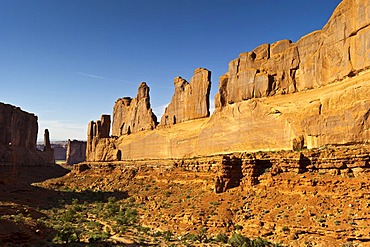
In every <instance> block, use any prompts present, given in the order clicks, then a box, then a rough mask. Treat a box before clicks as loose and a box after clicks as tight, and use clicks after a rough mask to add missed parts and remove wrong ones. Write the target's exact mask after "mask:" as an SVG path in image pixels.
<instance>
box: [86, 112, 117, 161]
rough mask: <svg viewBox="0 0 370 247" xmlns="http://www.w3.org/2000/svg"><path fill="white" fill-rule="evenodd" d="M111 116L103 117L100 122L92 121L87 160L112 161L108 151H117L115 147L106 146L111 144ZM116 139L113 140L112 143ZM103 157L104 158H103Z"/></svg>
mask: <svg viewBox="0 0 370 247" xmlns="http://www.w3.org/2000/svg"><path fill="white" fill-rule="evenodd" d="M110 124H111V120H110V115H102V116H101V117H100V120H98V121H96V122H94V121H91V122H90V123H89V125H88V129H87V143H86V160H87V161H92V160H110V158H109V155H108V154H107V151H106V150H109V149H112V150H113V149H115V147H114V145H113V146H111V145H104V144H107V142H110V139H112V138H109V133H110ZM113 140H114V138H113V139H112V141H113ZM100 149H102V150H100ZM101 155H103V156H101Z"/></svg>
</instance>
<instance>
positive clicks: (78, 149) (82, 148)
mask: <svg viewBox="0 0 370 247" xmlns="http://www.w3.org/2000/svg"><path fill="white" fill-rule="evenodd" d="M85 160H86V142H85V141H78V140H73V141H71V140H68V146H67V152H66V164H67V165H73V164H77V163H80V162H83V161H85Z"/></svg>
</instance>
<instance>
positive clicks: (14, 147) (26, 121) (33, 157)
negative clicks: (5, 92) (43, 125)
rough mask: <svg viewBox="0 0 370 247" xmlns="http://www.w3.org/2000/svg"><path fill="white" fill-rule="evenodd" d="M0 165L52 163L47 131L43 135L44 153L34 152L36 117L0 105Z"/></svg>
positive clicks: (15, 108)
mask: <svg viewBox="0 0 370 247" xmlns="http://www.w3.org/2000/svg"><path fill="white" fill-rule="evenodd" d="M0 129H1V131H0V164H7V165H42V164H51V163H54V150H53V149H52V148H51V146H50V139H49V131H48V130H45V134H44V144H45V149H44V152H42V151H38V150H36V141H37V131H38V124H37V117H36V116H35V115H34V114H30V113H27V112H25V111H22V110H21V109H20V108H19V107H15V106H12V105H8V104H4V103H0Z"/></svg>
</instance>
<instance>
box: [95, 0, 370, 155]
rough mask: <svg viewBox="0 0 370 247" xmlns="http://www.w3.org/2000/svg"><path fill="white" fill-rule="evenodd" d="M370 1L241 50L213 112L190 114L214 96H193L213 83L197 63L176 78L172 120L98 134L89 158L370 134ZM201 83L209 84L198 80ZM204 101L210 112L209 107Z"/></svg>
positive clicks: (350, 0)
mask: <svg viewBox="0 0 370 247" xmlns="http://www.w3.org/2000/svg"><path fill="white" fill-rule="evenodd" d="M369 6H370V2H368V1H364V0H358V1H354V0H345V1H343V2H342V3H341V4H340V5H339V6H338V8H337V9H336V10H335V11H334V14H333V16H332V17H331V18H330V20H329V22H328V24H326V25H325V27H324V28H323V30H321V31H316V32H313V33H311V34H309V35H306V36H304V37H303V38H301V39H300V40H299V41H298V42H297V43H292V42H290V41H289V40H282V41H278V42H276V43H274V44H271V45H261V46H259V47H257V48H256V49H254V50H253V51H252V52H249V53H243V54H241V56H240V57H239V58H238V59H236V60H234V61H232V62H231V63H230V65H229V71H228V73H226V75H224V76H222V77H221V80H220V90H219V94H218V96H217V97H216V98H217V99H216V105H217V108H216V110H215V112H214V113H213V114H212V116H211V117H210V118H200V119H196V118H198V117H194V118H193V119H194V120H192V121H186V120H190V119H192V117H191V116H195V115H192V114H193V111H195V112H197V111H196V110H194V109H198V108H196V107H195V106H202V105H206V104H207V103H204V102H207V100H206V99H205V100H200V101H198V100H194V99H192V97H195V96H193V94H194V92H196V91H197V92H198V91H202V90H201V89H200V88H203V89H204V90H203V92H207V90H209V87H208V86H207V85H208V81H209V80H208V79H209V72H208V71H207V70H204V69H197V70H196V71H195V76H194V77H193V78H192V81H191V83H190V84H189V83H187V82H186V81H185V80H183V79H181V78H176V79H175V87H176V89H175V94H174V96H173V99H172V101H171V103H170V105H169V106H168V107H167V110H166V112H165V114H164V116H163V117H162V119H161V124H160V125H162V126H166V125H172V126H171V128H156V129H154V130H150V131H141V132H140V133H135V134H133V135H124V136H120V137H118V138H100V139H97V140H96V141H95V142H94V148H95V149H94V150H96V152H95V153H94V157H92V158H91V159H90V160H89V159H88V160H89V161H112V160H142V159H160V160H163V159H171V158H174V159H181V158H190V157H199V156H200V157H201V156H207V155H214V154H227V153H231V152H242V151H259V150H281V149H286V150H291V149H292V148H293V149H295V150H301V149H303V148H305V147H307V148H308V149H311V148H318V147H322V146H325V145H328V144H333V145H334V144H346V143H366V142H368V141H369V139H370V131H369V126H370V122H369V121H370V119H369V115H370V114H369V112H370V99H369V97H368V95H369V93H370V84H369V81H370V63H369V54H370V53H369V50H370V47H369V38H365V37H370V35H369V30H370V29H369V27H370V26H369V25H368V24H369V23H370V16H369V11H368V10H369V8H370V7H369ZM362 33H364V36H361V35H362ZM365 34H367V35H365ZM349 41H351V42H350V43H351V44H350V45H349V46H346V45H345V44H349V43H348V42H349ZM355 47H359V48H358V49H357V48H355ZM342 52H344V54H345V55H343V54H342ZM356 54H358V56H356ZM361 54H362V55H363V56H360V55H361ZM324 61H325V63H324ZM354 64H356V65H354ZM198 84H199V85H203V86H204V87H203V86H202V87H201V86H192V85H198ZM306 89H310V90H306ZM191 92H192V93H193V94H191ZM293 92H294V93H293ZM199 95H207V93H204V94H203V93H200V94H197V96H196V98H197V99H199V97H198V96H199ZM272 95H274V96H273V97H265V96H272ZM195 102H198V103H195ZM194 107H195V108H194ZM201 109H205V111H203V110H201V111H200V112H203V113H206V111H207V109H208V108H203V107H202V108H201ZM206 115H207V114H204V115H203V117H205V116H206ZM181 122H182V123H181ZM174 123H177V124H175V125H173V124H174ZM178 123H181V124H178Z"/></svg>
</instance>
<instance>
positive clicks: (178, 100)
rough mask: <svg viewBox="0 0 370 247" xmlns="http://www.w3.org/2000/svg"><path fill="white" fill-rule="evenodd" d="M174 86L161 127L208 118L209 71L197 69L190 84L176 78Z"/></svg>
mask: <svg viewBox="0 0 370 247" xmlns="http://www.w3.org/2000/svg"><path fill="white" fill-rule="evenodd" d="M174 85H175V93H174V95H173V97H172V100H171V103H170V104H169V105H168V106H167V108H166V110H165V112H164V114H163V116H162V118H161V122H160V125H161V126H166V125H173V124H176V123H182V122H185V121H188V120H193V119H198V118H204V117H208V116H209V94H210V90H211V72H210V71H208V70H206V69H203V68H198V69H196V70H195V71H194V76H193V77H192V78H191V80H190V83H189V82H187V81H186V80H184V79H183V78H181V77H176V78H175V80H174Z"/></svg>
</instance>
